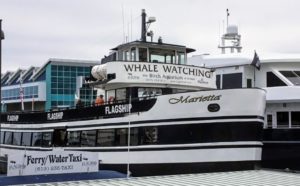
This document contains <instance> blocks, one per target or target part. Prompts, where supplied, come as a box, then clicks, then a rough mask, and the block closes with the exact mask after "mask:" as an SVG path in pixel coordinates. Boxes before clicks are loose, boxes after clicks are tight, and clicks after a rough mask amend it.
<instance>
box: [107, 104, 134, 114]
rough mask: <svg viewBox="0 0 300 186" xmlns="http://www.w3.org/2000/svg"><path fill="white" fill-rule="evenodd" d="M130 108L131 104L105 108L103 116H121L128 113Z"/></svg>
mask: <svg viewBox="0 0 300 186" xmlns="http://www.w3.org/2000/svg"><path fill="white" fill-rule="evenodd" d="M131 108H132V105H131V104H125V105H111V106H106V107H105V114H121V113H128V112H129V111H130V110H131Z"/></svg>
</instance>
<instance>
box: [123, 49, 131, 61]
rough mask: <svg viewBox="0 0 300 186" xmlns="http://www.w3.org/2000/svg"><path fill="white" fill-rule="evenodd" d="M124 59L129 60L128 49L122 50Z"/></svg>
mask: <svg viewBox="0 0 300 186" xmlns="http://www.w3.org/2000/svg"><path fill="white" fill-rule="evenodd" d="M124 60H125V61H130V53H129V51H128V50H126V51H124Z"/></svg>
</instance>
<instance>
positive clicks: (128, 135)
mask: <svg viewBox="0 0 300 186" xmlns="http://www.w3.org/2000/svg"><path fill="white" fill-rule="evenodd" d="M128 106H129V113H128V118H129V121H128V131H127V143H128V144H127V145H128V146H127V161H128V162H127V178H129V177H130V174H131V172H130V132H131V131H130V127H131V126H130V115H131V108H130V106H131V87H130V88H129V105H128Z"/></svg>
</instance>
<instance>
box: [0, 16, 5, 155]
mask: <svg viewBox="0 0 300 186" xmlns="http://www.w3.org/2000/svg"><path fill="white" fill-rule="evenodd" d="M2 39H4V33H3V32H2V19H0V74H1V75H0V105H1V106H0V139H1V137H2V136H1V116H2V94H1V91H2V89H1V88H2V77H1V76H2V60H1V59H2ZM0 157H1V147H0Z"/></svg>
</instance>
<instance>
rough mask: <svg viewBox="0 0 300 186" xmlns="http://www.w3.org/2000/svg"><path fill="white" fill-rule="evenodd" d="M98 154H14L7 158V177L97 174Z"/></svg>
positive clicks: (61, 152)
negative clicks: (80, 173)
mask: <svg viewBox="0 0 300 186" xmlns="http://www.w3.org/2000/svg"><path fill="white" fill-rule="evenodd" d="M98 170H99V160H98V153H93V152H83V151H80V152H77V151H62V150H55V151H46V152H33V151H32V152H31V151H27V152H26V154H14V155H11V156H9V157H8V163H7V176H25V175H40V174H62V173H76V172H77V173H78V172H97V171H98Z"/></svg>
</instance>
